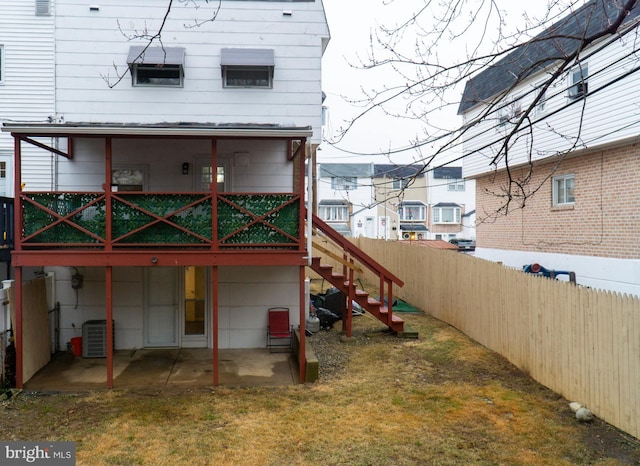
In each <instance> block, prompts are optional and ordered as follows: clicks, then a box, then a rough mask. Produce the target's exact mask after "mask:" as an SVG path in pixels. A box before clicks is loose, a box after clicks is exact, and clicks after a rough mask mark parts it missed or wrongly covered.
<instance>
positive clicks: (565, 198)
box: [552, 174, 575, 206]
mask: <svg viewBox="0 0 640 466" xmlns="http://www.w3.org/2000/svg"><path fill="white" fill-rule="evenodd" d="M552 183H553V205H554V206H564V205H573V204H574V203H575V197H574V195H573V188H574V185H575V175H573V174H571V175H560V176H554V177H553V179H552Z"/></svg>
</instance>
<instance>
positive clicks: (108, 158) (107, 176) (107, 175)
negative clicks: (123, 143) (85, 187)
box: [102, 137, 113, 251]
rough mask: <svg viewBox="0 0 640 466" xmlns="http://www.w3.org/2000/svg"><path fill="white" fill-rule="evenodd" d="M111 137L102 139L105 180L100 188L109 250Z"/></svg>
mask: <svg viewBox="0 0 640 466" xmlns="http://www.w3.org/2000/svg"><path fill="white" fill-rule="evenodd" d="M111 142H112V141H111V138H109V137H108V138H105V140H104V158H105V180H104V186H103V187H102V189H103V190H104V192H105V195H106V201H105V203H106V204H105V214H106V216H107V223H106V225H105V235H106V238H105V250H106V251H111V247H112V237H113V201H112V195H113V194H112V189H111V181H112V179H113V166H112V152H113V147H112V143H111Z"/></svg>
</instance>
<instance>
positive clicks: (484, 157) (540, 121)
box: [464, 33, 640, 177]
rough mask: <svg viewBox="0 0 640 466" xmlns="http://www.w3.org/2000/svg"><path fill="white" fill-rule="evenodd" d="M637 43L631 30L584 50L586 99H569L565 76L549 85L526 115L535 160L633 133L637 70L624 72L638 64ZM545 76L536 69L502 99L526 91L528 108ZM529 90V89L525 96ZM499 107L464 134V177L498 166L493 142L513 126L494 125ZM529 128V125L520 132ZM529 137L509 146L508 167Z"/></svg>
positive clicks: (473, 113) (524, 151) (521, 159)
mask: <svg viewBox="0 0 640 466" xmlns="http://www.w3.org/2000/svg"><path fill="white" fill-rule="evenodd" d="M635 46H636V41H635V34H634V33H631V34H628V35H625V36H623V37H621V38H607V39H605V40H603V41H601V42H600V43H598V44H596V45H594V46H592V47H591V48H590V49H589V50H587V51H586V52H585V53H584V54H583V55H582V60H583V62H586V63H587V64H588V71H589V77H588V95H587V97H586V99H578V100H575V101H572V100H571V99H570V98H569V97H568V88H569V87H570V81H569V76H565V79H563V80H561V81H559V82H558V83H557V84H556V85H555V86H553V87H552V88H551V89H549V91H548V92H547V98H548V100H547V101H546V104H545V108H544V111H543V112H539V111H537V110H535V111H534V112H533V113H532V114H531V115H530V116H531V118H532V121H533V127H534V129H533V141H534V148H533V151H532V152H531V157H532V159H533V160H540V159H543V158H546V157H550V156H553V155H555V154H557V153H559V152H563V151H567V150H570V149H571V148H572V147H573V145H574V144H576V145H577V148H584V147H589V148H596V147H605V146H608V145H611V144H621V143H622V142H623V141H628V140H630V139H633V138H635V137H636V136H637V124H638V122H639V121H640V117H639V116H638V102H640V87H639V86H638V85H637V83H638V80H639V79H640V72H639V71H635V72H632V73H631V74H630V75H628V76H626V77H625V76H624V75H625V74H626V73H628V72H629V71H630V70H632V69H634V68H635V67H637V58H636V56H635V55H634V54H632V50H633V49H634V47H635ZM546 78H548V74H547V73H545V72H540V73H538V74H536V75H535V76H533V77H531V78H530V79H528V80H527V81H526V82H524V83H522V84H521V85H519V86H518V88H517V89H515V90H514V91H513V92H512V93H511V94H510V95H509V96H507V97H506V99H505V100H504V102H509V101H511V100H513V99H514V97H515V96H524V97H521V99H520V102H521V107H522V109H523V110H524V109H526V108H527V106H528V105H529V103H530V102H532V99H533V97H534V94H533V93H532V92H531V91H533V90H534V89H535V88H536V87H538V86H540V85H541V84H542V82H543V81H544V80H545V79H546ZM618 79H619V80H618ZM616 80H618V81H617V82H616ZM605 86H607V87H605ZM527 93H529V94H528V95H526V94H527ZM481 111H484V108H483V107H481V106H477V107H475V108H473V109H471V110H470V111H469V112H467V114H466V115H464V117H465V122H467V123H468V122H470V121H472V120H473V119H474V118H476V117H477V116H478V115H479V112H481ZM500 111H501V110H499V109H498V110H496V111H495V112H493V113H492V114H491V116H490V117H489V118H487V119H486V120H485V121H483V122H482V123H480V124H479V125H477V127H475V128H474V129H473V131H472V132H470V134H469V136H468V138H467V139H465V141H464V151H465V154H468V155H467V156H466V158H465V159H464V176H465V177H474V176H478V175H480V174H483V173H487V172H491V171H494V170H495V168H496V167H495V166H492V165H490V162H491V160H492V159H493V157H494V155H495V151H496V148H497V146H496V145H495V142H496V140H497V139H498V137H499V136H500V135H501V134H504V133H505V132H506V131H507V130H508V129H509V128H510V126H511V125H510V123H507V124H506V125H505V126H502V127H500V126H498V118H499V114H500ZM528 132H529V128H526V130H524V131H523V133H528ZM530 142H531V138H530V136H526V135H523V136H522V137H521V138H520V140H519V142H518V143H516V144H514V145H513V147H511V148H510V151H509V164H510V165H511V166H516V165H520V164H523V163H526V162H527V161H528V158H529V155H530V154H529V150H528V149H529V146H530ZM499 162H500V163H499V164H498V168H502V167H504V161H503V160H501V161H499Z"/></svg>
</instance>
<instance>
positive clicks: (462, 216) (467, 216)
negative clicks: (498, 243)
mask: <svg viewBox="0 0 640 466" xmlns="http://www.w3.org/2000/svg"><path fill="white" fill-rule="evenodd" d="M428 184H429V209H430V216H429V239H443V240H446V241H449V240H451V239H453V238H464V239H475V237H476V233H475V222H474V220H475V181H473V180H465V179H464V178H463V177H462V167H453V166H445V167H438V168H434V169H433V170H431V171H430V172H429V181H428Z"/></svg>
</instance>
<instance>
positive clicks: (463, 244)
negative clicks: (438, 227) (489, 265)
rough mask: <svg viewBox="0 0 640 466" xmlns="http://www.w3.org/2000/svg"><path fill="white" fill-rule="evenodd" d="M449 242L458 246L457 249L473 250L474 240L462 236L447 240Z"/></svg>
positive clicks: (474, 248) (474, 247) (474, 246)
mask: <svg viewBox="0 0 640 466" xmlns="http://www.w3.org/2000/svg"><path fill="white" fill-rule="evenodd" d="M449 242H450V243H451V244H455V245H456V246H458V251H475V250H476V240H474V239H464V238H452V239H450V240H449Z"/></svg>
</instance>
